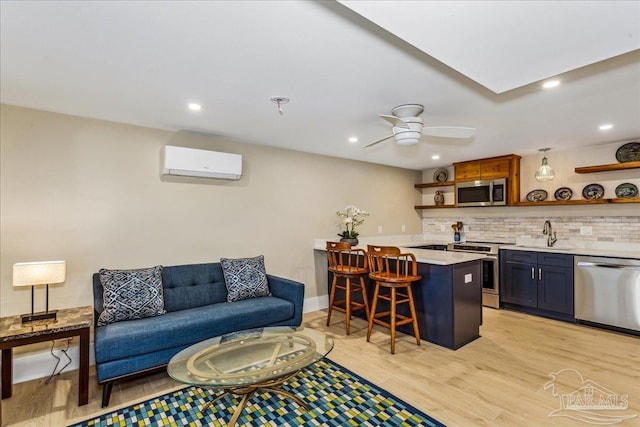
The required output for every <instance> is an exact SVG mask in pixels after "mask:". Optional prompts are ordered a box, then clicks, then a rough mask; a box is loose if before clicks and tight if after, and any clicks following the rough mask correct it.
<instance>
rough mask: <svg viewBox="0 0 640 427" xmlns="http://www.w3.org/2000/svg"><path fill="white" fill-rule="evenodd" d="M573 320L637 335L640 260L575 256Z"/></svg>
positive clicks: (638, 328)
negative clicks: (619, 329) (623, 330)
mask: <svg viewBox="0 0 640 427" xmlns="http://www.w3.org/2000/svg"><path fill="white" fill-rule="evenodd" d="M574 290H575V317H576V320H583V321H587V322H595V323H599V324H602V325H607V326H613V327H616V328H624V329H627V330H631V331H635V332H638V333H640V259H627V258H608V257H606V258H605V257H592V256H576V257H575V271H574Z"/></svg>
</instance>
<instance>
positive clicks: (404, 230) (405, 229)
mask: <svg viewBox="0 0 640 427" xmlns="http://www.w3.org/2000/svg"><path fill="white" fill-rule="evenodd" d="M400 229H401V230H402V232H403V233H405V232H406V231H407V226H406V225H404V224H402V227H400Z"/></svg>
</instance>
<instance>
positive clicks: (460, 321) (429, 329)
mask: <svg viewBox="0 0 640 427" xmlns="http://www.w3.org/2000/svg"><path fill="white" fill-rule="evenodd" d="M430 243H434V242H431V241H429V242H425V241H410V242H407V241H404V242H388V241H384V240H377V239H371V240H370V241H363V242H361V243H360V244H359V246H358V247H359V248H362V249H364V250H366V249H367V244H381V245H392V246H398V247H400V248H401V250H402V252H403V253H412V254H414V255H415V257H416V260H417V261H418V274H419V275H420V276H422V279H421V280H420V281H419V282H416V283H414V285H413V287H412V289H413V294H414V298H415V305H416V313H417V315H418V326H419V328H420V338H421V339H423V340H426V341H429V342H431V343H434V344H437V345H441V346H443V347H446V348H450V349H453V350H456V349H458V348H460V347H462V346H463V345H465V344H467V343H469V342H471V341H473V340H475V339H476V338H478V337H480V324H481V323H482V281H481V274H482V266H481V261H480V260H481V259H482V258H484V255H483V254H474V253H461V252H447V251H437V250H430V249H417V248H415V246H423V245H426V244H430ZM440 243H441V242H440ZM325 245H326V240H324V239H316V242H315V244H314V249H315V250H316V251H318V252H324V251H325ZM412 246H414V247H412ZM324 264H325V265H326V258H325V260H324ZM331 281H332V276H331V273H330V272H328V274H327V281H326V286H327V290H328V292H329V291H330V289H329V286H330V285H329V284H330V283H331ZM366 286H367V293H368V295H369V298H371V296H372V295H373V287H374V283H373V282H371V281H370V280H367V283H366ZM403 309H405V307H401V308H399V313H401V314H405V315H408V314H409V313H408V308H407V309H406V310H407V312H403ZM354 315H355V316H358V317H362V318H366V317H365V315H364V313H356V314H354ZM398 330H400V331H402V332H404V333H406V334H409V335H412V334H413V332H412V331H411V325H403V326H400V327H398Z"/></svg>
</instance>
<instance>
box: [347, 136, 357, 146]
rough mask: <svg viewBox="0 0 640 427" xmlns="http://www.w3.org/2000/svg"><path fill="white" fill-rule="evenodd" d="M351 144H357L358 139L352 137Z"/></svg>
mask: <svg viewBox="0 0 640 427" xmlns="http://www.w3.org/2000/svg"><path fill="white" fill-rule="evenodd" d="M349 142H350V143H352V144H353V143H356V142H358V138H356V137H355V136H352V137H350V138H349Z"/></svg>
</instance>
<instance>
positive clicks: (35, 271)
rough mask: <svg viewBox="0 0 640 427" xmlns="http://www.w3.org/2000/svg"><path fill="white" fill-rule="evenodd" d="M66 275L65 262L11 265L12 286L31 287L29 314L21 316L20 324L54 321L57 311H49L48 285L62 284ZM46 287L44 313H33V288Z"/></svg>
mask: <svg viewBox="0 0 640 427" xmlns="http://www.w3.org/2000/svg"><path fill="white" fill-rule="evenodd" d="M66 275H67V262H66V261H39V262H19V263H16V264H13V286H16V287H17V286H31V314H25V315H23V316H22V323H28V322H33V321H36V320H45V319H54V320H55V319H56V318H57V313H58V311H57V310H52V311H49V284H52V283H62V282H64V281H65V279H66ZM38 285H47V305H46V309H45V311H41V312H39V313H34V312H33V288H34V287H35V286H38Z"/></svg>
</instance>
